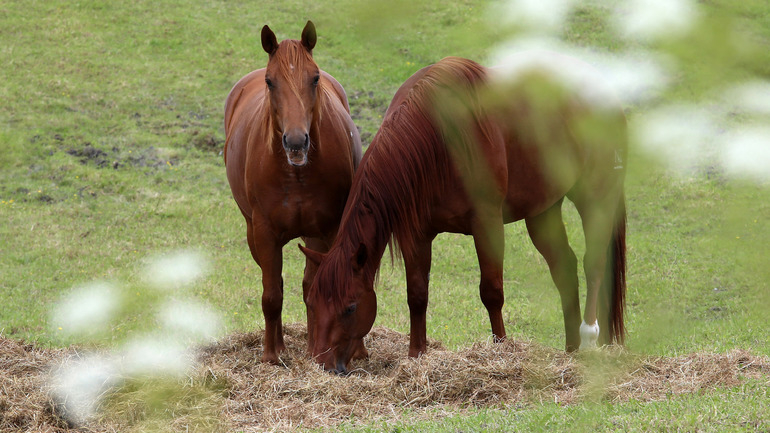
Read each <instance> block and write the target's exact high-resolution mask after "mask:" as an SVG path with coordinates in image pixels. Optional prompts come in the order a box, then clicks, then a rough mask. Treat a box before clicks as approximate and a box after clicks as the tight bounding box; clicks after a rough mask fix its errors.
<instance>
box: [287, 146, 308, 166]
mask: <svg viewBox="0 0 770 433" xmlns="http://www.w3.org/2000/svg"><path fill="white" fill-rule="evenodd" d="M286 157H287V158H288V161H289V165H292V166H294V167H304V166H305V165H306V164H307V151H306V150H304V149H297V150H286Z"/></svg>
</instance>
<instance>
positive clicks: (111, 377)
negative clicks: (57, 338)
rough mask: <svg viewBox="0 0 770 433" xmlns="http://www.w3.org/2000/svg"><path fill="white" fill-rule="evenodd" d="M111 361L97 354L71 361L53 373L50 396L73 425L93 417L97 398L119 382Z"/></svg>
mask: <svg viewBox="0 0 770 433" xmlns="http://www.w3.org/2000/svg"><path fill="white" fill-rule="evenodd" d="M118 373H119V370H118V368H117V367H116V365H115V362H114V361H113V360H112V359H110V358H107V357H104V356H100V355H90V356H87V357H84V358H77V359H71V360H68V361H66V362H65V363H64V364H62V365H61V366H60V367H59V368H58V369H57V370H55V371H53V372H52V374H53V378H52V380H51V384H52V395H53V397H54V399H55V401H56V402H57V404H58V405H60V407H61V408H62V409H63V414H64V416H65V417H66V418H67V419H69V420H70V421H72V422H74V423H81V422H84V421H86V420H87V419H88V418H90V417H91V416H92V415H93V414H94V410H95V409H96V407H97V403H98V401H99V398H100V397H101V396H102V395H103V394H104V393H105V392H106V391H108V390H109V389H110V388H111V387H112V386H114V385H115V384H116V383H117V382H118V380H119V374H118Z"/></svg>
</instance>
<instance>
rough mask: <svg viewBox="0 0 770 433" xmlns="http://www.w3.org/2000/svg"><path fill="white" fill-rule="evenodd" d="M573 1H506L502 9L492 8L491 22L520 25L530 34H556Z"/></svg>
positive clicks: (561, 26)
mask: <svg viewBox="0 0 770 433" xmlns="http://www.w3.org/2000/svg"><path fill="white" fill-rule="evenodd" d="M574 4H575V0H508V1H507V2H506V3H504V4H503V5H502V7H493V8H492V10H491V11H490V14H491V15H493V17H492V19H493V21H496V22H498V21H502V24H507V23H510V24H514V25H521V26H523V27H525V28H527V29H528V30H529V32H531V33H539V34H543V33H549V32H558V31H560V30H561V29H562V28H563V25H564V22H565V20H566V19H567V16H568V15H569V13H570V10H571V9H572V7H573V5H574Z"/></svg>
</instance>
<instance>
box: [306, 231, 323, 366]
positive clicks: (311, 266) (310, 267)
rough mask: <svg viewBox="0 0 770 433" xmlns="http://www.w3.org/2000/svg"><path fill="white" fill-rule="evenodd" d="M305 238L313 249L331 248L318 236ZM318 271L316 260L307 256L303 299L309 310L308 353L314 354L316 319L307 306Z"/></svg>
mask: <svg viewBox="0 0 770 433" xmlns="http://www.w3.org/2000/svg"><path fill="white" fill-rule="evenodd" d="M303 239H304V240H305V246H306V247H307V248H310V249H311V250H314V251H318V252H322V253H325V252H326V251H328V250H329V245H327V244H326V243H325V242H323V241H321V240H320V239H316V238H303ZM317 271H318V265H317V264H316V262H315V261H313V260H311V259H310V258H309V257H307V258H305V275H304V276H303V278H302V300H303V301H305V311H306V312H307V353H308V355H311V356H312V351H313V345H314V343H315V327H314V325H315V319H314V318H313V311H312V310H311V309H310V308H307V297H308V291H309V290H310V286H311V285H312V284H313V279H314V278H315V274H316V272H317Z"/></svg>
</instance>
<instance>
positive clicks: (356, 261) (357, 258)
mask: <svg viewBox="0 0 770 433" xmlns="http://www.w3.org/2000/svg"><path fill="white" fill-rule="evenodd" d="M368 258H369V252H368V251H367V249H366V245H364V244H359V245H358V249H357V250H356V253H355V254H353V257H352V258H351V259H350V260H351V262H352V263H353V270H354V271H356V272H358V271H360V270H361V269H363V268H364V265H365V264H366V260H367V259H368Z"/></svg>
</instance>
